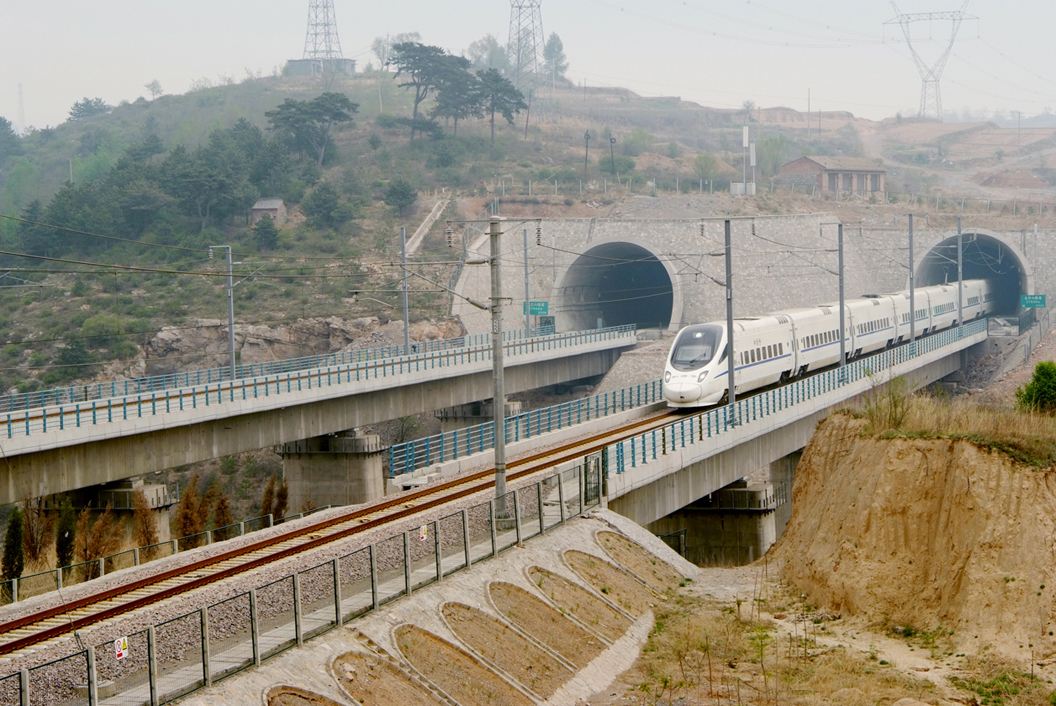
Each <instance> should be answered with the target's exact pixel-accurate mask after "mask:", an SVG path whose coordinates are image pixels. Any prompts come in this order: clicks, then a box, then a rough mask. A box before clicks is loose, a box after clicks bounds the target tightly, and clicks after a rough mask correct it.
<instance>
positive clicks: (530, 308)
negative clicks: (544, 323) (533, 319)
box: [524, 299, 550, 316]
mask: <svg viewBox="0 0 1056 706" xmlns="http://www.w3.org/2000/svg"><path fill="white" fill-rule="evenodd" d="M524 313H525V314H529V315H530V316H546V315H547V314H549V313H550V302H548V301H543V300H540V299H532V300H530V301H526V302H525V303H524Z"/></svg>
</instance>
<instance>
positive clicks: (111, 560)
mask: <svg viewBox="0 0 1056 706" xmlns="http://www.w3.org/2000/svg"><path fill="white" fill-rule="evenodd" d="M331 507H333V506H332V505H326V506H324V507H317V508H313V509H311V510H305V511H304V512H298V513H297V514H294V515H286V516H284V517H282V518H281V519H278V520H273V518H272V515H271V513H270V512H269V513H268V514H266V515H261V516H259V517H249V518H246V519H245V520H240V521H238V522H233V523H231V524H230V525H223V526H221V527H214V528H212V529H207V530H205V531H203V532H199V533H197V534H191V535H186V536H183V537H174V538H173V539H169V540H166V541H164V542H157V543H155V544H147V545H144V546H141V547H132V548H131V549H125V550H123V551H120V552H115V553H114V554H107V555H106V556H101V557H99V558H98V559H90V560H88V561H82V562H78V563H76V564H69V565H67V566H63V567H59V568H55V569H48V570H46V571H38V572H35V573H32V574H24V575H22V576H17V577H14V578H10V579H4V580H3V581H0V605H3V604H9V603H17V602H18V601H20V600H25V599H26V598H31V597H33V596H39V595H41V594H43V593H49V592H50V591H61V590H62V589H63V588H66V587H68V586H73V585H75V584H78V583H83V582H85V581H91V580H92V579H97V578H100V577H101V576H106V575H107V574H112V573H114V572H115V571H119V570H121V569H127V568H128V567H130V566H140V565H142V564H144V563H147V562H150V561H153V560H155V559H162V558H164V557H167V556H172V555H174V554H178V553H179V552H182V551H187V550H189V549H197V548H198V547H202V546H208V545H210V544H212V543H213V542H220V541H223V540H225V539H231V538H233V537H241V536H242V535H244V534H246V533H247V532H255V531H257V530H262V529H265V528H268V527H273V526H274V525H275V524H280V523H283V522H292V521H293V520H299V519H301V518H302V517H307V516H308V515H311V514H313V513H316V512H320V511H322V510H329V509H330V508H331Z"/></svg>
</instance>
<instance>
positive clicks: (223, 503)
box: [213, 492, 235, 542]
mask: <svg viewBox="0 0 1056 706" xmlns="http://www.w3.org/2000/svg"><path fill="white" fill-rule="evenodd" d="M234 523H235V518H234V516H232V514H231V503H230V501H228V499H227V493H223V492H221V493H220V496H219V497H218V498H217V499H216V507H215V508H214V509H213V527H214V528H215V530H214V532H213V538H214V539H215V540H216V541H218V542H219V541H221V540H224V539H227V538H229V537H230V536H231V525H233V524H234Z"/></svg>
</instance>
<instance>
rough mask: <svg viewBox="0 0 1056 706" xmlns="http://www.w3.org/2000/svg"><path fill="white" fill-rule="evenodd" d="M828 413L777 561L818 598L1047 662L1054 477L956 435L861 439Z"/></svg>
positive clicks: (1055, 528)
mask: <svg viewBox="0 0 1056 706" xmlns="http://www.w3.org/2000/svg"><path fill="white" fill-rule="evenodd" d="M862 425H863V422H861V421H859V420H855V419H852V418H850V417H847V416H842V415H834V416H832V417H830V418H829V419H828V420H827V421H825V422H824V423H823V424H822V425H821V426H820V427H819V429H818V432H817V433H816V434H815V435H814V438H813V440H812V441H811V443H810V446H808V447H807V449H806V452H805V453H804V456H803V459H802V461H801V462H800V464H799V467H798V469H797V475H796V481H795V488H794V491H793V508H794V509H793V514H792V518H791V520H790V522H789V525H788V529H787V530H786V532H785V535H784V537H783V539H782V540H781V542H780V544H779V546H778V547H777V548H776V549H775V553H776V557H777V558H778V559H781V560H783V562H784V567H785V569H784V570H785V578H786V579H787V580H788V581H789V582H791V583H792V584H793V585H795V586H797V587H798V588H799V590H801V591H803V592H804V593H805V594H807V596H808V598H809V599H810V600H811V601H813V602H814V603H816V604H818V605H820V606H825V607H829V608H831V609H835V610H837V611H841V612H843V613H845V614H850V615H860V616H863V617H866V618H867V619H870V620H875V621H877V622H878V623H881V624H885V625H887V626H894V625H902V626H911V627H913V628H914V629H916V630H918V631H919V630H936V629H939V628H942V629H946V630H953V631H954V634H953V636H952V639H953V640H954V641H955V643H956V644H958V645H959V646H961V647H962V649H968V650H972V651H974V649H977V648H982V647H985V646H987V645H989V646H992V648H993V649H994V650H995V651H997V652H998V653H1001V654H1004V655H1006V656H1008V657H1012V658H1016V659H1019V658H1023V657H1024V656H1026V655H1029V653H1030V646H1031V645H1033V648H1034V654H1035V657H1036V658H1040V659H1042V660H1045V659H1053V658H1054V657H1056V639H1054V637H1053V632H1054V631H1056V611H1054V607H1056V606H1054V601H1053V599H1054V596H1056V561H1054V558H1056V557H1054V551H1056V547H1054V537H1056V471H1054V470H1053V469H1049V470H1045V471H1040V470H1037V469H1032V468H1027V467H1024V466H1019V465H1017V464H1015V463H1014V462H1013V461H1011V460H1010V459H1008V458H1007V457H1005V456H1004V455H1001V454H998V453H995V452H991V451H987V450H983V449H981V448H979V447H977V446H975V445H974V444H971V443H969V442H965V441H949V440H926V439H894V440H879V439H872V438H863V437H861V436H860V431H861V429H862Z"/></svg>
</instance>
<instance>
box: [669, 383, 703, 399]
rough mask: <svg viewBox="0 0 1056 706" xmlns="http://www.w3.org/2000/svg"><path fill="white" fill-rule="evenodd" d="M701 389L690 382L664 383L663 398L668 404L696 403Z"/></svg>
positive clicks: (696, 384)
mask: <svg viewBox="0 0 1056 706" xmlns="http://www.w3.org/2000/svg"><path fill="white" fill-rule="evenodd" d="M702 393H703V389H702V388H701V386H700V384H699V383H696V382H692V381H691V380H672V381H671V382H667V383H664V397H665V398H666V399H667V400H668V401H670V402H696V401H697V400H699V399H700V396H701V394H702Z"/></svg>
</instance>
